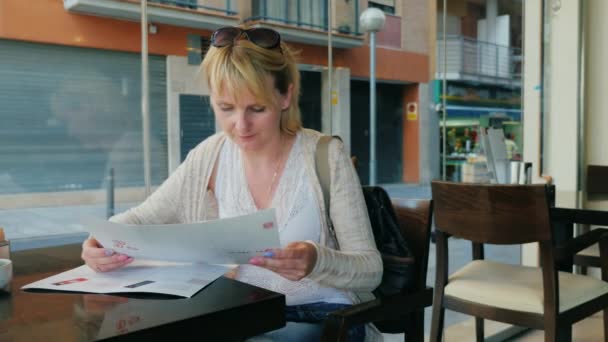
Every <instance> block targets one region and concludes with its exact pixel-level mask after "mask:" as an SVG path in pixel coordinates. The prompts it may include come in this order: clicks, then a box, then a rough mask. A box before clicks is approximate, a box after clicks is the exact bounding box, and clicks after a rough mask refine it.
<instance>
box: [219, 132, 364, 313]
mask: <svg viewBox="0 0 608 342" xmlns="http://www.w3.org/2000/svg"><path fill="white" fill-rule="evenodd" d="M300 140H301V138H300V134H298V135H297V136H296V140H295V142H294V144H293V146H292V148H291V151H290V152H289V156H288V158H287V161H286V163H285V167H284V169H283V173H282V175H281V177H280V179H279V182H278V184H277V187H276V190H275V193H274V195H273V198H272V202H271V207H274V208H275V209H276V214H277V224H278V226H279V239H280V241H281V247H285V246H287V245H288V244H289V243H291V242H295V241H307V240H308V241H314V242H315V243H319V242H320V235H321V213H320V211H319V209H318V207H319V206H318V204H317V203H316V202H315V198H314V189H313V185H312V183H311V181H310V179H309V178H308V176H307V175H306V172H305V170H304V168H303V167H301V165H302V164H303V163H304V162H305V161H304V156H303V154H302V150H301V146H300V145H301V143H300ZM215 197H216V199H217V204H218V214H219V217H221V218H225V217H233V216H238V215H244V214H250V213H253V212H255V211H257V210H258V209H257V208H256V205H255V202H254V201H253V197H252V195H251V192H250V191H249V186H248V184H247V180H246V178H245V173H244V167H243V159H242V154H241V151H240V149H239V148H238V146H236V145H235V144H234V143H233V142H232V141H231V140H229V139H227V140H226V142H225V143H224V145H223V146H222V148H221V151H220V155H219V163H218V170H217V176H216V182H215ZM237 279H238V280H240V281H242V282H245V283H249V284H252V285H255V286H258V287H262V288H265V289H268V290H271V291H275V292H278V293H282V294H284V295H285V296H286V302H287V305H298V304H305V303H313V302H328V303H344V304H351V303H352V301H351V299H350V298H349V297H348V295H347V294H346V292H345V291H342V290H338V289H336V288H333V287H324V286H321V285H320V284H319V283H318V282H316V281H314V280H312V279H308V278H304V279H302V280H301V281H291V280H288V279H286V278H284V277H282V276H280V275H278V274H277V273H275V272H272V271H270V270H267V269H265V268H261V267H258V266H254V265H241V266H240V267H239V272H238V276H237Z"/></svg>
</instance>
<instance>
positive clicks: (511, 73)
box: [436, 35, 521, 83]
mask: <svg viewBox="0 0 608 342" xmlns="http://www.w3.org/2000/svg"><path fill="white" fill-rule="evenodd" d="M446 45H447V47H446V53H447V65H446V78H447V79H459V80H460V79H461V80H476V81H486V82H491V83H504V82H507V83H520V82H521V49H519V48H514V47H509V46H503V45H497V44H493V43H488V42H482V41H478V40H475V39H471V38H466V37H463V36H454V35H450V36H447V37H446ZM443 54H444V49H443V38H441V37H439V38H438V39H437V69H436V70H437V74H438V75H441V74H442V72H443V70H444V65H443V63H444V57H443V56H444V55H443Z"/></svg>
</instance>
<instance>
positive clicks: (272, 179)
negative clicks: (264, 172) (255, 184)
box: [266, 139, 283, 196]
mask: <svg viewBox="0 0 608 342" xmlns="http://www.w3.org/2000/svg"><path fill="white" fill-rule="evenodd" d="M281 140H283V139H281ZM279 146H280V147H281V149H280V150H279V158H278V159H277V163H276V165H275V166H274V172H273V173H272V178H271V179H270V184H269V185H268V190H267V192H266V196H270V194H271V193H272V188H273V187H274V182H275V181H276V179H277V175H278V174H279V167H280V166H281V160H282V159H283V145H282V144H281V143H280V145H279Z"/></svg>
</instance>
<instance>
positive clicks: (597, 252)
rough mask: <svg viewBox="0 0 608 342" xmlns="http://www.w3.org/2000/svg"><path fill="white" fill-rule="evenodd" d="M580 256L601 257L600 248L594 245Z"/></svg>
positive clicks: (581, 252) (580, 253) (584, 250)
mask: <svg viewBox="0 0 608 342" xmlns="http://www.w3.org/2000/svg"><path fill="white" fill-rule="evenodd" d="M578 254H579V255H584V256H596V257H599V256H600V246H599V245H598V244H597V243H596V244H593V245H591V247H588V248H585V249H583V250H582V251H580V252H579V253H578Z"/></svg>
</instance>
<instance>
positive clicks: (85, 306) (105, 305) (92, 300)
mask: <svg viewBox="0 0 608 342" xmlns="http://www.w3.org/2000/svg"><path fill="white" fill-rule="evenodd" d="M128 302H129V298H125V297H119V296H110V295H98V294H95V295H91V294H84V295H82V296H81V297H80V299H79V301H78V302H76V304H74V323H75V324H76V326H77V327H78V328H79V331H80V333H81V335H82V338H81V340H82V341H91V340H95V339H97V338H98V337H99V333H100V330H101V327H102V325H103V322H104V320H105V319H106V313H107V312H108V311H110V310H112V309H113V308H115V307H117V306H119V305H121V304H125V303H128ZM117 330H118V329H117ZM114 333H118V334H120V333H124V332H121V331H114Z"/></svg>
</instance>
